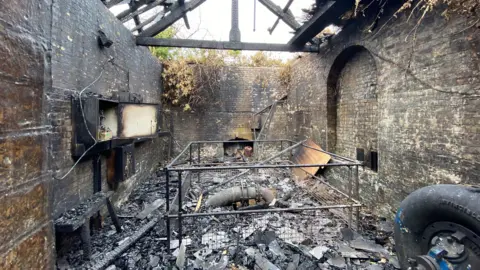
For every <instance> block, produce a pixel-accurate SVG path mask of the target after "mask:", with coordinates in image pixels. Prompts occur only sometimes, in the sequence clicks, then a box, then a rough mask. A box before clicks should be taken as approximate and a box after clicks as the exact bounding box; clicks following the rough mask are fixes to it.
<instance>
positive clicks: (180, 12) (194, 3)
mask: <svg viewBox="0 0 480 270" xmlns="http://www.w3.org/2000/svg"><path fill="white" fill-rule="evenodd" d="M205 1H206V0H191V1H189V2H187V3H185V4H184V5H179V4H178V3H175V4H174V5H173V6H172V7H171V9H170V12H169V13H168V15H166V16H165V17H164V18H163V19H161V20H160V21H158V22H156V23H155V24H153V25H152V26H150V27H148V28H147V29H145V30H144V31H143V32H142V33H141V34H139V36H142V37H153V36H156V35H157V34H158V33H160V32H162V31H163V30H165V29H167V28H168V27H169V26H170V25H172V24H174V23H175V22H176V21H178V20H179V19H180V18H183V16H184V15H185V14H186V13H187V12H189V11H192V10H194V9H195V8H197V7H198V6H200V5H201V4H203V3H204V2H205Z"/></svg>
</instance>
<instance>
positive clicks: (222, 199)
mask: <svg viewBox="0 0 480 270" xmlns="http://www.w3.org/2000/svg"><path fill="white" fill-rule="evenodd" d="M257 198H262V199H263V200H264V201H265V203H266V204H267V205H268V204H270V203H271V202H272V201H273V199H274V198H275V196H274V195H273V192H272V191H271V190H270V189H268V188H257V187H232V188H229V189H224V190H222V191H220V192H218V193H216V194H215V195H213V196H212V197H210V198H209V199H208V200H207V202H206V205H207V206H212V207H219V206H229V205H232V204H233V203H235V202H238V201H242V200H249V199H257Z"/></svg>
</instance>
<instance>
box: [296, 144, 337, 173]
mask: <svg viewBox="0 0 480 270" xmlns="http://www.w3.org/2000/svg"><path fill="white" fill-rule="evenodd" d="M304 144H305V145H307V146H310V147H313V148H317V149H321V147H320V146H318V145H317V144H316V143H314V142H313V141H312V140H311V139H308V140H307V141H306V142H305V143H304ZM331 158H332V157H331V156H330V155H328V154H325V153H322V152H320V151H316V150H313V149H310V148H307V147H304V146H300V147H298V148H297V152H296V153H295V155H294V156H293V162H295V163H296V164H327V163H328V162H329V161H330V159H331ZM319 169H320V167H305V168H295V169H293V175H294V176H295V177H296V178H297V180H303V179H305V178H307V176H308V173H310V174H313V175H315V174H316V173H317V172H318V170H319ZM307 172H308V173H307Z"/></svg>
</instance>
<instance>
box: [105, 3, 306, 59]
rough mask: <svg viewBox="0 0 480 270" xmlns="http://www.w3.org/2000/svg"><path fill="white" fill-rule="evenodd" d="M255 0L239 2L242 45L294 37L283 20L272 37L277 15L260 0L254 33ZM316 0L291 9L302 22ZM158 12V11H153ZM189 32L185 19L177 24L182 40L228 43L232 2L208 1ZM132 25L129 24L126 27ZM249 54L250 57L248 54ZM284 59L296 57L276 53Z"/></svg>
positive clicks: (192, 14) (191, 16) (197, 11)
mask: <svg viewBox="0 0 480 270" xmlns="http://www.w3.org/2000/svg"><path fill="white" fill-rule="evenodd" d="M254 1H255V0H238V4H239V15H240V16H239V25H240V32H241V37H242V41H243V42H262V43H283V44H284V43H287V42H288V40H289V39H290V38H291V37H292V35H293V34H292V33H291V32H292V31H293V30H292V29H291V28H290V27H288V26H287V25H286V24H285V23H283V22H282V21H280V23H279V24H278V26H277V27H276V28H275V31H274V32H273V33H272V34H271V35H270V34H269V32H268V28H269V27H271V26H272V25H273V23H274V22H275V20H276V16H275V15H274V14H273V13H271V12H270V11H269V10H268V9H267V8H265V7H264V6H263V5H262V4H260V3H259V2H258V1H257V12H256V29H255V31H253V26H254V24H253V20H254ZM272 1H273V2H274V3H275V4H277V5H279V6H281V7H282V8H283V7H284V6H285V4H286V3H287V1H288V0H272ZM313 2H314V1H313V0H294V1H293V3H292V5H291V7H290V10H291V11H292V12H293V14H294V16H295V17H296V18H297V21H299V22H300V23H301V17H302V11H301V9H302V8H309V7H310V6H311V4H312V3H313ZM127 7H128V6H127V5H126V4H123V5H118V6H115V7H113V8H112V9H111V11H112V12H113V13H114V14H117V13H119V12H120V11H122V10H124V9H126V8H127ZM153 12H158V10H152V13H153ZM152 13H148V12H147V13H146V14H144V15H143V16H142V17H141V19H145V18H148V17H150V16H152V15H153V14H152ZM188 20H189V22H190V30H187V29H186V28H185V26H184V23H183V20H179V21H178V22H177V23H175V26H176V27H177V28H179V29H180V33H179V37H181V38H186V37H189V38H191V39H206V40H219V41H228V36H229V32H230V28H231V25H230V24H231V23H230V21H231V1H230V0H208V1H206V2H205V3H203V4H202V5H200V6H199V7H198V8H196V9H195V10H193V11H191V12H189V13H188ZM130 25H133V22H129V23H128V24H127V27H133V26H130ZM247 54H251V52H250V53H247ZM274 55H275V56H278V57H280V58H282V59H286V58H290V57H293V56H294V54H291V53H274Z"/></svg>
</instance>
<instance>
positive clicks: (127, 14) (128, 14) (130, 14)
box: [117, 0, 165, 23]
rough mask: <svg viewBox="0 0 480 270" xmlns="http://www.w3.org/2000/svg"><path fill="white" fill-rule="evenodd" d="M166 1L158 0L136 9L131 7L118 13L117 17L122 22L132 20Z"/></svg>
mask: <svg viewBox="0 0 480 270" xmlns="http://www.w3.org/2000/svg"><path fill="white" fill-rule="evenodd" d="M164 2H165V0H156V1H154V2H152V3H150V4H148V5H146V6H145V7H143V8H139V9H136V7H135V8H134V10H132V9H131V8H130V9H128V10H126V11H124V12H122V13H120V14H118V15H117V19H119V20H120V21H121V22H122V23H125V22H127V21H129V20H131V19H132V18H134V17H135V16H139V15H140V14H143V13H145V12H147V11H149V10H151V9H153V8H155V7H156V6H159V5H161V4H163V3H164Z"/></svg>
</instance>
